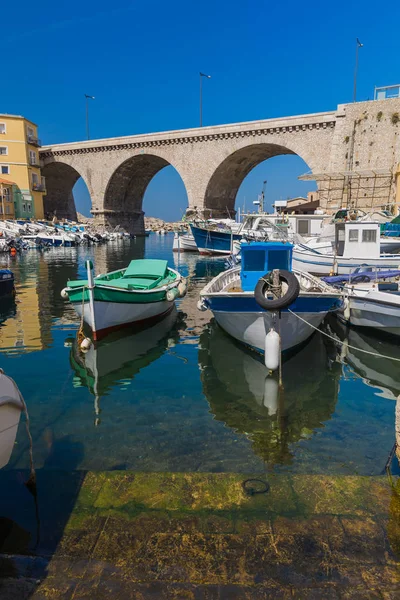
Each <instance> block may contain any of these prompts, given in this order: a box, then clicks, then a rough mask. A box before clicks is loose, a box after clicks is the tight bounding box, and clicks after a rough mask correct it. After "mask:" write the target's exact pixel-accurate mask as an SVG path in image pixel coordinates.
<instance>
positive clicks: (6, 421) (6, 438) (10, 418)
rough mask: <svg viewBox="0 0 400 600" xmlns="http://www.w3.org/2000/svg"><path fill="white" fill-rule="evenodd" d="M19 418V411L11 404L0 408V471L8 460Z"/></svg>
mask: <svg viewBox="0 0 400 600" xmlns="http://www.w3.org/2000/svg"><path fill="white" fill-rule="evenodd" d="M20 417H21V409H20V408H17V407H16V406H14V405H13V404H3V405H1V406H0V469H2V468H3V467H5V465H7V464H8V462H9V460H10V457H11V454H12V451H13V448H14V443H15V438H16V436H17V431H18V424H19V420H20Z"/></svg>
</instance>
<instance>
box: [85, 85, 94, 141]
mask: <svg viewBox="0 0 400 600" xmlns="http://www.w3.org/2000/svg"><path fill="white" fill-rule="evenodd" d="M85 98H86V136H87V139H88V140H90V132H89V100H94V96H88V95H87V94H85Z"/></svg>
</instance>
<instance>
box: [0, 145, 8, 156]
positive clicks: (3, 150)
mask: <svg viewBox="0 0 400 600" xmlns="http://www.w3.org/2000/svg"><path fill="white" fill-rule="evenodd" d="M0 154H3V155H5V154H8V147H7V146H0Z"/></svg>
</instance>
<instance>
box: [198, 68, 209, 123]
mask: <svg viewBox="0 0 400 600" xmlns="http://www.w3.org/2000/svg"><path fill="white" fill-rule="evenodd" d="M203 77H207V79H211V75H206V74H205V73H200V127H203Z"/></svg>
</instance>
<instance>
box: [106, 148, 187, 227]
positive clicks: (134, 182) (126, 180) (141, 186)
mask: <svg viewBox="0 0 400 600" xmlns="http://www.w3.org/2000/svg"><path fill="white" fill-rule="evenodd" d="M168 166H172V167H173V168H174V169H175V170H176V172H177V173H178V175H179V176H180V177H181V179H182V181H183V183H184V185H185V182H184V180H183V177H182V176H181V174H180V172H179V170H178V169H177V168H176V167H175V165H174V164H172V163H171V162H170V161H169V160H167V159H166V158H164V157H163V156H161V155H157V154H153V153H146V154H145V153H141V154H138V155H135V156H131V157H130V158H128V159H126V160H125V161H124V162H122V163H121V164H120V165H119V166H118V167H117V168H116V169H115V170H114V172H113V173H112V175H111V177H110V179H109V181H108V184H107V187H106V190H105V195H104V209H103V214H104V219H105V221H106V222H107V223H108V224H109V225H111V226H112V225H122V227H124V228H125V229H126V230H127V231H129V232H131V233H135V234H138V235H140V234H143V233H144V212H143V209H142V205H143V197H144V195H145V192H146V189H147V187H148V185H149V183H150V182H151V180H152V179H153V177H155V176H156V175H157V173H159V171H161V170H162V169H164V168H165V167H168ZM185 187H186V186H185Z"/></svg>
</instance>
